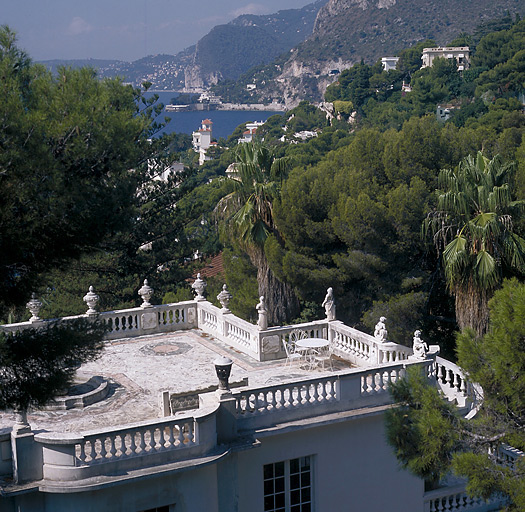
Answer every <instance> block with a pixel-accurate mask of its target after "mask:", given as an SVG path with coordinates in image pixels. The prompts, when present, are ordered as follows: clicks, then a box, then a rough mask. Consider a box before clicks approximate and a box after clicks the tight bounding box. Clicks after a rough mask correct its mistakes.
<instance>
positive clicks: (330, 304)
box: [322, 288, 335, 321]
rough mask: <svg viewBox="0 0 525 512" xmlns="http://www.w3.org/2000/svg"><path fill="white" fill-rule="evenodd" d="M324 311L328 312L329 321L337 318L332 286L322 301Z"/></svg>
mask: <svg viewBox="0 0 525 512" xmlns="http://www.w3.org/2000/svg"><path fill="white" fill-rule="evenodd" d="M322 306H323V307H324V311H325V314H326V319H327V320H328V321H331V320H335V301H334V291H333V289H332V288H328V290H326V297H325V298H324V301H323V303H322Z"/></svg>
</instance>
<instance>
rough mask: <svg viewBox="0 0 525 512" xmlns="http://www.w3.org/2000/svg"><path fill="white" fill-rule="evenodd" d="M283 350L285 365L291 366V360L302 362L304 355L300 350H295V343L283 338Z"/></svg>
mask: <svg viewBox="0 0 525 512" xmlns="http://www.w3.org/2000/svg"><path fill="white" fill-rule="evenodd" d="M283 346H284V351H285V352H286V364H285V366H286V365H289V366H290V367H291V366H292V363H293V362H304V361H305V356H304V354H302V353H301V352H296V346H295V343H293V342H291V341H290V340H288V341H287V340H286V339H283Z"/></svg>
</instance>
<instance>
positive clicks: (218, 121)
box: [147, 91, 283, 139]
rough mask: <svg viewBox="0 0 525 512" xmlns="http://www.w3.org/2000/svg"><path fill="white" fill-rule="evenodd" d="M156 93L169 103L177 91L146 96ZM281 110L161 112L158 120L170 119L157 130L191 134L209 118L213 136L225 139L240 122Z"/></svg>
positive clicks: (263, 118)
mask: <svg viewBox="0 0 525 512" xmlns="http://www.w3.org/2000/svg"><path fill="white" fill-rule="evenodd" d="M152 94H158V96H159V101H160V102H161V103H163V104H164V105H169V104H170V103H171V99H172V98H176V97H177V96H178V95H179V93H177V92H169V91H161V92H151V93H150V92H148V93H147V96H151V95H152ZM282 113H283V112H276V111H274V110H271V111H266V110H209V111H208V110H188V111H183V112H163V113H162V114H161V116H160V119H159V120H162V118H163V117H164V116H166V117H169V118H170V119H171V121H170V122H169V124H168V125H167V126H166V127H165V128H164V129H163V130H162V131H161V132H159V135H160V134H162V133H173V132H176V133H187V134H189V135H191V134H192V133H193V132H194V131H196V130H198V129H199V128H200V127H201V124H202V121H203V120H204V119H210V121H212V123H213V130H212V134H213V138H214V139H219V138H221V137H224V138H225V139H227V138H228V137H229V136H230V135H231V134H232V133H233V131H234V130H235V128H237V126H239V125H240V124H242V123H246V122H253V121H266V120H267V119H268V118H269V117H271V116H273V115H275V114H282Z"/></svg>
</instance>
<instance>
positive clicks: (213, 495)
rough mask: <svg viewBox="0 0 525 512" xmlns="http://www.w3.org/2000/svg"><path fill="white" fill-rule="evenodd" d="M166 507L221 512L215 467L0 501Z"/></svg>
mask: <svg viewBox="0 0 525 512" xmlns="http://www.w3.org/2000/svg"><path fill="white" fill-rule="evenodd" d="M103 480H104V479H100V482H101V483H102V482H103ZM166 505H175V507H174V510H175V511H176V512H198V511H199V512H200V511H202V512H204V511H205V512H220V508H219V507H218V503H217V466H216V465H209V466H204V467H199V468H192V469H191V470H190V471H184V472H182V473H176V474H170V475H167V476H160V475H159V474H156V475H154V477H153V478H151V477H150V478H145V479H142V480H138V479H134V480H132V481H130V482H129V483H127V484H124V485H122V484H121V485H110V486H108V487H105V488H102V489H96V490H91V491H90V490H86V491H85V492H75V493H38V494H37V493H30V494H22V495H20V496H17V497H13V498H11V499H10V500H5V499H2V502H1V508H0V509H1V511H2V512H18V511H24V512H25V511H32V512H72V511H74V512H141V511H143V510H149V509H152V508H155V507H161V506H166ZM248 510H249V509H248Z"/></svg>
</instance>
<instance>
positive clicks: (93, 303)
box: [83, 286, 100, 315]
mask: <svg viewBox="0 0 525 512" xmlns="http://www.w3.org/2000/svg"><path fill="white" fill-rule="evenodd" d="M99 298H100V297H99V296H98V295H97V294H96V293H95V292H94V288H93V286H90V287H89V291H88V292H87V293H86V295H84V297H83V301H84V302H85V303H86V304H87V307H88V310H87V311H86V315H96V314H97V310H96V309H95V308H96V307H97V304H98V300H99Z"/></svg>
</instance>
